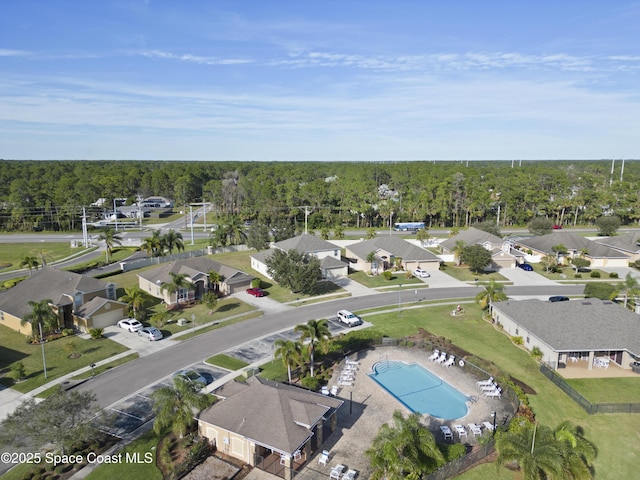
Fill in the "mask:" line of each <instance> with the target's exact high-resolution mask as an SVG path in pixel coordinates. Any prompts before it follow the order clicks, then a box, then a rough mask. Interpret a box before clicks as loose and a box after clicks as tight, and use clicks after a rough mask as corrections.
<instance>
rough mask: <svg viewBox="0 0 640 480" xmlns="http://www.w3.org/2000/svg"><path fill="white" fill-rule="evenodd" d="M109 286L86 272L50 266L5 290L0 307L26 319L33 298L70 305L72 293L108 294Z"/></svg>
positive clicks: (34, 299)
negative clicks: (68, 270)
mask: <svg viewBox="0 0 640 480" xmlns="http://www.w3.org/2000/svg"><path fill="white" fill-rule="evenodd" d="M107 285H108V283H107V282H104V281H102V280H98V279H96V278H92V277H88V276H86V275H80V274H78V273H73V272H67V271H64V270H59V269H57V268H53V267H46V268H43V269H41V270H38V271H35V272H33V274H32V276H31V277H29V278H27V279H26V280H23V281H22V282H20V283H19V284H18V285H16V286H15V287H13V288H11V289H9V290H8V291H7V292H5V293H4V294H3V295H2V297H0V310H2V311H4V312H7V313H10V314H11V315H15V316H16V317H18V318H23V317H24V316H25V315H27V314H28V313H30V312H31V307H30V306H29V304H28V303H27V302H28V301H29V300H33V301H35V302H38V301H40V300H45V299H50V300H52V301H53V302H54V303H56V304H58V305H60V304H63V303H64V304H69V303H72V300H71V299H70V298H69V297H68V296H71V298H73V295H74V294H75V293H76V292H81V293H92V292H101V293H102V294H103V295H106V288H107Z"/></svg>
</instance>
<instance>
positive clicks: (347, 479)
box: [342, 469, 358, 480]
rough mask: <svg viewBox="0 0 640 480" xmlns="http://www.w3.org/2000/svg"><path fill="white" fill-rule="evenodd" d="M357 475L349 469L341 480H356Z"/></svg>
mask: <svg viewBox="0 0 640 480" xmlns="http://www.w3.org/2000/svg"><path fill="white" fill-rule="evenodd" d="M357 474H358V472H356V471H355V470H353V469H349V470H347V473H345V474H344V475H342V480H353V479H354V478H356V475H357Z"/></svg>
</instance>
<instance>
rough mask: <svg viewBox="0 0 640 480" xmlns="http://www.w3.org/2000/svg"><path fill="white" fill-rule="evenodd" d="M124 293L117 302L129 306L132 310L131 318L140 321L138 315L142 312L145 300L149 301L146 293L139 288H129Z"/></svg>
mask: <svg viewBox="0 0 640 480" xmlns="http://www.w3.org/2000/svg"><path fill="white" fill-rule="evenodd" d="M124 293H125V294H124V295H123V296H122V297H120V298H119V299H118V300H119V301H121V302H125V303H126V304H127V305H129V309H130V310H133V318H137V319H138V320H140V318H139V314H140V313H141V312H142V311H143V310H144V307H145V305H146V303H147V300H148V299H149V297H148V296H147V292H145V291H144V290H142V289H141V288H140V287H131V288H125V289H124Z"/></svg>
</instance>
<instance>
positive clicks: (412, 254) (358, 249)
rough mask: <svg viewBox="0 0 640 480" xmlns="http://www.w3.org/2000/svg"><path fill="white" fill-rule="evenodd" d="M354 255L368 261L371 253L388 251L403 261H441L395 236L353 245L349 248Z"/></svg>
mask: <svg viewBox="0 0 640 480" xmlns="http://www.w3.org/2000/svg"><path fill="white" fill-rule="evenodd" d="M347 249H348V250H349V251H351V252H352V253H353V254H354V255H357V256H358V257H359V258H361V259H363V260H364V259H366V258H367V255H369V253H370V252H375V251H377V250H379V249H382V250H386V251H387V252H390V253H391V254H393V255H394V256H396V257H400V258H402V260H403V261H405V262H409V261H423V262H440V259H439V258H438V257H437V256H436V255H434V254H433V253H431V252H430V251H428V250H424V249H422V248H420V247H416V246H415V245H413V244H412V243H409V242H407V241H406V240H403V239H402V238H398V237H395V236H383V237H376V238H372V239H371V240H365V241H363V242H359V243H353V244H351V245H349V246H348V247H347Z"/></svg>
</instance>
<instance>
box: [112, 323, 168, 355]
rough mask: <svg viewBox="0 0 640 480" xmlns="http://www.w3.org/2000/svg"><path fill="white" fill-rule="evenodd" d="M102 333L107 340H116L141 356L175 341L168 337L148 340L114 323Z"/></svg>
mask: <svg viewBox="0 0 640 480" xmlns="http://www.w3.org/2000/svg"><path fill="white" fill-rule="evenodd" d="M103 335H104V336H105V337H106V338H108V339H109V340H113V341H114V342H118V343H119V344H121V345H124V346H125V347H127V348H129V349H130V350H133V351H134V352H138V355H140V356H141V357H145V356H147V355H151V354H152V353H156V352H159V351H160V350H163V349H165V348H167V347H170V346H171V345H174V344H176V343H177V342H176V341H175V340H171V339H170V338H163V339H161V340H157V341H155V342H150V341H149V340H146V339H144V338H142V337H139V336H138V334H137V333H131V332H128V331H126V330H123V329H122V328H119V327H117V326H116V325H110V326H108V327H106V328H105V329H104V332H103Z"/></svg>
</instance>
